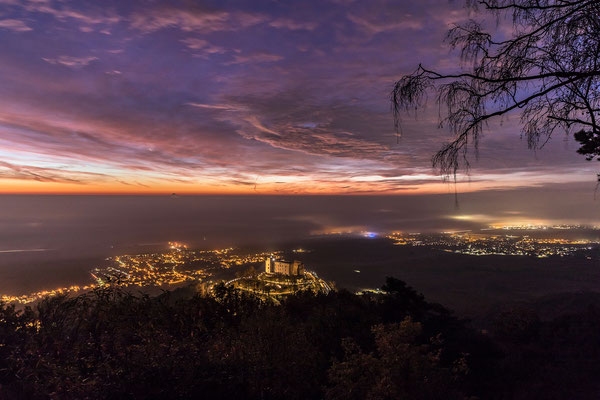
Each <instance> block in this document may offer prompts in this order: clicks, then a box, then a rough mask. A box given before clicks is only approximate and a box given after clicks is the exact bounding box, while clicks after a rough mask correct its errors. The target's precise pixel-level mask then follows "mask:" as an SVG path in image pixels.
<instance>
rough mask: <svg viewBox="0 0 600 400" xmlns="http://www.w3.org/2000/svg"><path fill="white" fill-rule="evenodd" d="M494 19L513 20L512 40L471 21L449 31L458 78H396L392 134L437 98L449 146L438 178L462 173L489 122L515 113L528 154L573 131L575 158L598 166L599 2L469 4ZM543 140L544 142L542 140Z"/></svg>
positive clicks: (418, 74)
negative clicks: (459, 66)
mask: <svg viewBox="0 0 600 400" xmlns="http://www.w3.org/2000/svg"><path fill="white" fill-rule="evenodd" d="M467 6H468V7H471V8H472V9H474V10H476V11H477V10H479V9H481V8H483V9H484V10H485V11H487V12H488V13H493V14H495V15H496V17H497V18H498V19H499V18H500V17H501V16H503V15H504V16H506V15H508V16H511V17H512V25H513V30H514V32H513V34H512V36H511V37H510V38H509V39H505V40H495V39H494V37H493V35H492V34H490V33H489V32H487V31H485V30H484V29H483V27H482V24H481V23H479V22H477V21H475V20H473V19H471V20H469V21H468V22H466V23H464V24H462V25H456V26H454V27H453V28H452V29H450V30H449V32H448V34H447V37H446V40H447V42H448V43H449V45H450V47H451V48H453V49H458V50H460V55H461V61H462V62H463V65H464V66H466V65H468V67H463V68H464V69H463V71H460V72H458V73H442V72H438V71H434V70H431V69H428V68H426V67H424V66H422V65H419V66H418V68H417V69H416V70H415V71H414V72H413V73H412V74H409V75H406V76H403V77H401V78H400V79H399V80H398V81H397V82H396V83H395V85H394V88H393V90H392V93H391V102H392V110H393V113H394V122H395V126H396V128H397V129H398V128H399V127H400V124H401V120H402V116H403V115H405V114H409V113H410V112H411V111H413V110H415V109H418V108H420V107H423V106H424V105H425V104H426V102H427V100H428V93H430V92H435V93H436V101H437V103H438V105H439V106H440V109H441V110H444V111H443V112H441V114H440V121H439V127H440V128H442V127H446V128H448V129H449V130H450V131H451V132H452V134H453V135H454V138H453V140H452V141H451V142H450V143H448V144H446V145H445V146H443V147H442V148H441V149H440V150H439V151H438V152H437V153H436V154H435V155H434V156H433V160H432V161H433V165H434V167H436V168H438V169H439V170H440V172H441V173H442V174H443V175H445V176H449V175H450V174H453V175H454V176H456V173H457V171H458V170H459V169H460V168H461V167H465V168H467V169H468V167H469V160H468V159H467V150H468V149H469V147H470V145H472V146H473V147H474V148H475V150H476V151H477V146H478V140H479V137H480V135H481V133H482V130H483V128H484V127H485V126H486V124H487V123H488V121H489V120H490V119H493V118H496V117H501V116H503V115H506V114H508V113H510V112H511V111H515V110H517V109H518V110H520V112H521V123H522V126H523V134H524V136H526V137H527V141H528V145H529V147H530V148H538V147H540V143H542V145H543V143H545V141H546V140H547V139H548V138H549V137H550V136H551V135H552V133H553V132H554V131H556V130H557V129H559V128H560V129H562V130H564V131H565V132H571V131H572V130H575V131H576V132H575V134H574V137H575V139H576V140H577V141H578V142H579V143H580V144H581V146H580V148H579V150H578V152H579V153H580V154H583V155H585V156H586V158H587V159H588V160H592V159H594V158H598V159H600V125H599V123H600V67H599V61H600V60H599V58H600V2H599V1H597V0H570V1H569V0H489V1H473V0H467ZM541 139H545V140H541Z"/></svg>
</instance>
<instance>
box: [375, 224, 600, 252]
mask: <svg viewBox="0 0 600 400" xmlns="http://www.w3.org/2000/svg"><path fill="white" fill-rule="evenodd" d="M495 230H504V231H510V230H515V231H520V232H519V233H518V234H515V233H513V232H510V233H504V232H499V233H495V232H490V231H495ZM553 230H563V231H564V230H581V227H565V226H559V227H545V226H529V227H522V226H510V227H490V228H488V229H482V230H481V231H482V232H472V231H462V232H442V233H439V234H425V233H399V232H395V233H392V234H389V235H387V236H386V237H387V238H388V239H391V240H393V241H394V244H395V245H398V246H429V247H433V248H435V249H438V250H441V251H445V252H451V253H458V254H465V255H470V256H491V255H496V256H531V257H537V258H546V257H553V256H558V257H567V256H583V257H585V258H587V259H589V260H592V259H596V260H597V259H598V251H597V250H598V245H599V244H600V239H598V238H583V237H577V238H566V237H549V236H547V235H542V236H540V235H539V231H542V232H548V231H553ZM522 231H531V232H527V234H524V233H522ZM580 236H583V235H580Z"/></svg>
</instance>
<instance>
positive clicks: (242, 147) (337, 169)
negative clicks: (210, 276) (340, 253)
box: [0, 0, 597, 194]
mask: <svg viewBox="0 0 600 400" xmlns="http://www.w3.org/2000/svg"><path fill="white" fill-rule="evenodd" d="M467 18H482V16H480V15H472V14H469V13H468V12H467V11H466V10H465V9H464V6H463V2H461V1H458V0H456V1H447V0H423V1H407V0H401V1H399V0H368V1H367V0H354V1H353V0H303V1H276V0H245V1H203V0H195V1H176V0H175V1H173V0H169V1H166V0H156V1H155V0H144V1H142V0H128V1H122V0H103V1H101V2H100V1H85V0H0V54H1V56H0V192H1V193H54V194H70V193H90V194H91V193H114V194H119V193H121V194H125V193H127V194H130V193H133V194H145V193H147V194H170V193H177V194H431V193H448V192H454V190H457V191H458V192H473V191H489V190H498V189H500V190H508V189H516V188H527V187H537V188H544V187H553V188H556V187H557V186H560V185H566V186H565V187H570V186H568V185H574V184H575V185H576V184H580V185H588V186H589V184H591V185H592V187H593V184H595V180H596V172H597V171H596V169H597V168H595V167H596V165H595V164H593V163H590V162H586V161H585V159H584V158H583V157H581V156H578V155H577V154H576V153H575V151H576V149H577V145H576V143H574V142H573V140H572V139H571V138H569V137H568V136H566V135H561V134H560V133H556V134H555V136H554V137H553V138H552V140H551V141H550V142H548V143H547V144H546V145H545V147H544V148H543V149H540V150H538V151H535V152H534V151H531V150H529V149H527V141H526V140H522V139H521V137H520V127H519V118H518V115H511V116H508V117H506V118H505V119H504V120H502V121H497V122H495V123H492V124H491V125H490V126H489V127H488V128H487V129H486V131H485V134H484V137H483V138H482V140H481V142H480V146H479V155H478V157H476V155H475V154H471V155H470V157H471V161H472V168H471V170H470V172H469V174H468V175H459V177H458V183H457V184H456V187H455V186H454V185H453V184H448V183H445V182H443V181H442V179H441V177H440V175H439V174H437V172H436V171H435V170H433V169H432V166H431V157H432V156H433V154H434V153H435V151H436V150H437V149H439V148H440V147H441V146H442V145H443V144H444V143H446V142H447V141H448V140H450V139H451V136H450V134H449V133H448V132H446V131H445V130H443V129H438V128H437V119H438V110H437V108H436V106H435V105H434V104H432V105H431V106H430V107H429V108H426V109H424V110H423V111H422V112H420V113H419V114H418V116H417V118H414V117H410V118H405V119H404V120H403V123H402V136H401V137H398V135H397V133H396V132H395V130H394V124H393V118H392V114H391V112H390V103H389V93H390V91H391V89H392V87H393V84H394V82H395V80H397V79H399V78H400V77H401V76H402V75H403V74H407V73H410V72H412V71H413V70H414V69H415V68H416V66H417V65H418V64H419V63H423V64H424V65H427V66H428V67H430V68H434V69H438V70H441V71H457V70H459V69H460V68H461V66H460V65H459V62H458V58H457V55H456V54H455V53H453V52H451V51H450V50H449V49H448V47H447V46H446V45H445V44H444V41H443V38H444V35H445V32H446V31H447V29H448V28H449V27H450V26H451V24H452V23H456V22H461V21H465V20H466V19H467ZM585 187H586V188H587V186H585ZM586 190H587V189H586Z"/></svg>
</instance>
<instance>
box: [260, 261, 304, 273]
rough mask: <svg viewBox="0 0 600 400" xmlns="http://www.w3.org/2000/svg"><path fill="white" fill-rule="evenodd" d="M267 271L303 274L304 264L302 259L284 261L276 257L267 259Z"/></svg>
mask: <svg viewBox="0 0 600 400" xmlns="http://www.w3.org/2000/svg"><path fill="white" fill-rule="evenodd" d="M265 272H266V273H268V274H283V275H302V273H303V272H304V264H302V263H301V262H300V261H297V260H294V261H283V260H276V259H274V258H272V257H271V258H267V259H266V260H265Z"/></svg>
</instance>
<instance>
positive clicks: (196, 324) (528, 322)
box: [0, 278, 600, 399]
mask: <svg viewBox="0 0 600 400" xmlns="http://www.w3.org/2000/svg"><path fill="white" fill-rule="evenodd" d="M383 289H384V290H385V291H386V292H387V293H386V294H383V295H372V296H357V295H354V294H351V293H349V292H345V291H340V292H332V293H330V294H328V295H323V294H319V295H315V294H313V293H306V292H304V293H299V294H297V295H295V296H291V297H289V298H287V299H286V300H285V301H283V302H282V303H281V304H280V305H275V304H272V303H268V302H263V301H260V300H259V299H257V298H254V297H249V296H247V295H244V294H242V293H240V292H237V291H235V290H234V289H232V288H229V287H225V286H219V287H217V289H216V295H215V296H214V297H201V296H193V297H190V298H184V299H181V298H179V299H176V298H175V297H176V296H174V295H173V294H171V293H168V292H167V293H165V294H163V295H161V296H158V297H148V296H134V295H132V294H130V293H125V292H122V291H120V290H117V289H102V290H97V291H95V292H93V293H90V294H86V295H82V296H79V297H76V298H65V297H61V298H52V299H47V300H45V301H43V302H42V303H40V304H39V305H38V306H37V307H36V308H35V310H31V309H26V310H25V311H16V310H15V309H14V308H13V307H9V306H5V305H3V306H1V307H0V399H14V398H25V399H28V398H29V399H47V398H56V399H177V398H181V399H184V398H185V399H187V398H216V399H219V398H239V399H284V398H285V399H311V398H314V399H320V398H329V399H346V398H350V399H351V398H356V399H396V398H407V399H464V398H485V399H509V398H595V396H594V395H595V394H597V393H598V390H599V389H600V387H599V385H598V383H597V382H596V381H597V380H596V379H595V376H594V375H595V371H596V370H598V367H599V366H600V313H599V312H598V311H597V310H595V309H590V310H589V311H588V312H587V313H585V314H581V315H572V316H568V317H562V318H560V319H556V320H554V321H552V322H541V321H540V320H539V319H538V318H537V316H536V315H535V314H533V313H531V312H527V311H523V310H516V311H514V312H513V311H511V312H505V313H503V314H501V315H500V316H499V317H498V318H497V321H496V323H495V324H494V326H495V327H496V328H495V331H494V332H493V333H492V334H491V335H484V334H481V333H479V332H476V331H474V330H472V329H470V328H469V327H468V326H467V325H466V323H465V322H464V321H461V320H458V319H457V318H455V317H454V316H452V314H451V313H450V312H449V311H448V310H446V309H445V308H444V307H442V306H440V305H436V304H432V303H429V302H427V301H425V299H424V298H423V296H422V295H420V294H418V293H417V292H415V291H414V290H413V289H412V288H410V287H408V286H406V284H404V282H401V281H398V280H396V279H392V278H390V279H388V280H387V282H386V284H385V286H384V287H383Z"/></svg>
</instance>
